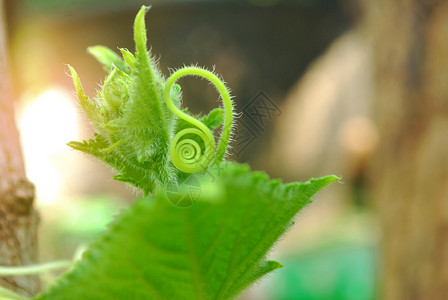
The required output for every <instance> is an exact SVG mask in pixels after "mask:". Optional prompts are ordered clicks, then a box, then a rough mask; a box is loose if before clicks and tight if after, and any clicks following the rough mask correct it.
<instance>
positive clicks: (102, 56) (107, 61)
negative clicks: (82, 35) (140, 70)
mask: <svg viewBox="0 0 448 300" xmlns="http://www.w3.org/2000/svg"><path fill="white" fill-rule="evenodd" d="M87 52H89V53H90V54H92V55H93V56H94V57H95V58H96V59H97V60H98V61H99V62H100V63H101V64H102V65H103V66H104V69H105V70H106V71H107V72H110V71H112V66H115V67H117V68H118V69H120V71H122V72H125V73H129V68H128V66H127V65H126V64H125V62H124V61H123V60H122V59H121V57H120V56H118V54H117V53H115V52H114V51H112V50H111V49H109V48H107V47H105V46H91V47H89V48H87Z"/></svg>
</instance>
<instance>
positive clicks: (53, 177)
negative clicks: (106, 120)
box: [18, 87, 78, 205]
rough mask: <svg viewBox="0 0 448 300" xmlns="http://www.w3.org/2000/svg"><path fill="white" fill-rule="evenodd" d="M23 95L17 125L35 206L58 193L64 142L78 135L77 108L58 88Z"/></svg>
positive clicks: (56, 197) (53, 199)
mask: <svg viewBox="0 0 448 300" xmlns="http://www.w3.org/2000/svg"><path fill="white" fill-rule="evenodd" d="M25 98H28V99H24V101H22V103H23V108H22V109H19V115H18V123H19V124H18V125H19V129H20V132H21V139H22V146H23V151H24V156H25V163H26V171H27V175H28V177H29V179H30V180H31V181H32V182H33V183H34V184H35V185H36V192H37V197H36V199H37V205H45V204H50V203H53V202H55V201H56V200H57V199H58V197H59V196H60V192H61V172H62V171H63V170H61V169H62V168H63V158H64V153H65V152H66V151H68V147H67V146H66V143H67V142H68V141H71V140H76V139H77V136H78V128H77V124H78V122H77V109H76V107H75V101H74V100H73V97H72V95H71V93H70V92H68V91H66V90H63V89H60V88H57V87H56V88H51V89H49V90H47V91H45V92H43V93H42V94H40V95H38V96H37V97H31V98H30V97H25Z"/></svg>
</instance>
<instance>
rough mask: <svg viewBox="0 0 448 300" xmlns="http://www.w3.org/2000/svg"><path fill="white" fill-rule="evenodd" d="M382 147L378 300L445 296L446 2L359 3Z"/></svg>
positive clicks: (377, 180)
mask: <svg viewBox="0 0 448 300" xmlns="http://www.w3.org/2000/svg"><path fill="white" fill-rule="evenodd" d="M364 3H365V4H366V5H367V6H366V19H365V21H366V22H365V24H364V25H365V27H364V29H365V30H366V34H367V35H368V36H370V37H371V38H372V40H371V42H372V49H373V60H374V61H373V65H374V88H373V90H374V93H375V101H374V105H375V121H376V124H377V126H378V130H379V134H380V146H379V149H378V151H377V153H376V157H375V159H374V161H373V166H372V169H371V173H370V175H371V179H372V182H373V193H374V199H375V201H376V204H377V208H378V211H379V214H380V216H381V220H382V227H383V246H382V251H383V253H382V259H383V262H382V265H381V267H382V271H383V274H382V276H381V279H382V290H383V292H382V296H381V297H380V299H386V300H388V299H390V300H400V299H403V300H404V299H406V300H410V299H428V300H429V299H431V300H433V299H448V1H436V0H434V1H432V0H427V1H424V0H394V1H390V0H377V1H364Z"/></svg>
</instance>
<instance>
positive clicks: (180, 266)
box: [37, 163, 338, 300]
mask: <svg viewBox="0 0 448 300" xmlns="http://www.w3.org/2000/svg"><path fill="white" fill-rule="evenodd" d="M192 176H195V177H196V178H195V179H196V183H197V184H199V186H198V185H196V186H195V185H191V186H189V188H187V189H185V193H183V194H182V195H181V196H190V197H191V196H192V195H193V194H192V193H191V191H192V189H193V190H195V191H196V192H197V191H198V189H199V191H200V194H199V195H198V193H195V194H194V195H196V196H198V197H197V199H195V200H197V202H196V203H195V204H194V205H192V206H191V207H189V208H181V207H177V206H174V205H172V204H171V203H170V202H169V200H172V198H171V196H170V195H171V194H170V193H171V192H173V191H172V190H171V191H170V190H161V189H159V190H158V191H157V192H156V194H155V195H154V196H152V197H151V198H148V199H141V200H139V201H137V202H136V203H134V204H133V205H132V206H131V207H130V208H129V209H128V210H127V211H125V212H124V213H123V214H122V215H121V216H120V217H119V218H118V220H117V221H116V222H115V223H114V224H113V225H111V226H110V228H109V230H108V232H107V233H105V234H104V236H102V238H101V239H99V240H98V241H97V242H96V243H94V244H93V245H92V246H91V247H90V249H89V250H88V251H87V252H86V253H85V254H84V256H83V259H82V260H81V261H80V262H79V263H78V264H77V265H76V266H75V267H74V268H73V270H71V271H70V272H68V273H67V274H65V275H64V276H63V277H62V278H61V279H60V280H59V281H58V282H57V283H56V284H55V285H54V286H53V287H51V288H50V289H49V290H47V291H46V292H44V293H43V294H41V295H39V296H38V297H37V299H39V300H52V299H58V300H59V299H64V300H71V299H83V300H89V299H95V300H98V299H204V300H206V299H231V298H234V297H235V296H237V295H238V294H239V293H240V292H241V291H242V290H243V289H244V288H246V287H247V286H249V285H251V284H252V283H254V281H256V280H259V278H261V277H262V276H263V275H265V274H267V273H269V272H271V271H272V270H275V269H277V268H279V267H281V264H280V263H278V262H273V261H267V260H266V259H265V258H266V254H267V252H268V250H269V249H270V248H271V247H272V246H273V244H274V243H275V242H276V241H277V239H278V238H279V237H280V236H281V235H282V234H283V233H284V232H285V231H286V230H287V229H288V228H289V227H290V226H291V224H292V219H293V217H294V216H295V215H296V214H297V212H298V211H299V210H300V209H301V208H302V207H304V206H305V205H306V204H308V203H310V202H311V198H310V197H311V196H312V195H313V194H314V193H316V192H317V191H318V190H319V189H321V188H323V187H325V186H327V185H329V184H330V183H331V182H333V181H335V180H338V178H337V177H336V176H328V177H323V178H320V179H312V180H310V181H309V182H306V183H290V184H282V183H281V182H280V181H279V180H269V178H268V176H267V175H266V174H265V173H261V172H250V170H249V168H248V167H247V166H244V165H236V164H230V163H229V164H225V165H222V166H221V168H219V169H209V170H208V171H207V172H206V173H204V174H202V175H199V174H196V175H192ZM192 182H193V181H192ZM181 190H182V189H181Z"/></svg>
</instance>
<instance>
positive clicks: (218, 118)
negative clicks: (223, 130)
mask: <svg viewBox="0 0 448 300" xmlns="http://www.w3.org/2000/svg"><path fill="white" fill-rule="evenodd" d="M201 122H202V123H204V125H205V126H207V127H208V128H209V129H210V130H213V129H215V128H216V127H218V126H220V125H221V124H222V123H223V122H224V110H222V109H221V108H215V109H213V110H212V111H211V112H209V114H208V115H207V116H205V117H204V118H202V120H201Z"/></svg>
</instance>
